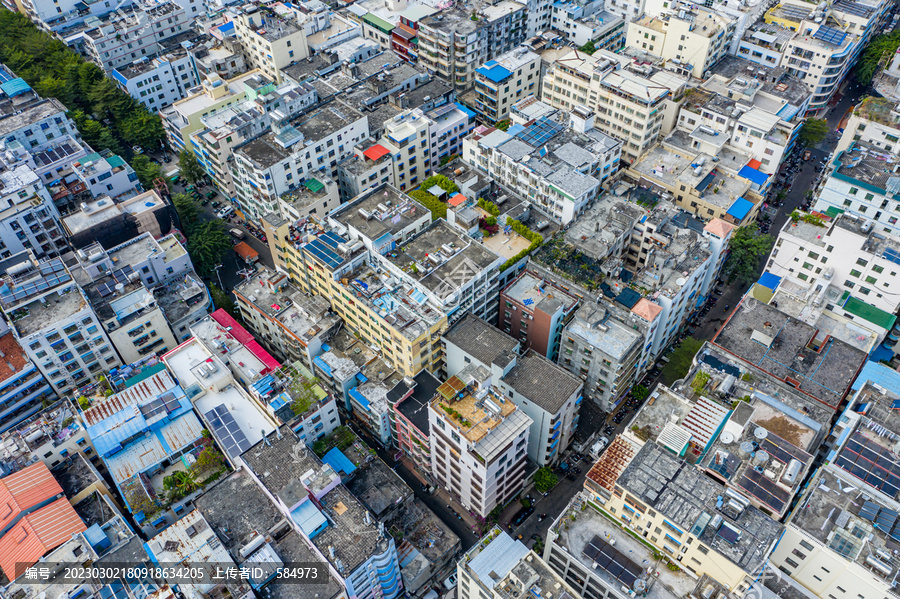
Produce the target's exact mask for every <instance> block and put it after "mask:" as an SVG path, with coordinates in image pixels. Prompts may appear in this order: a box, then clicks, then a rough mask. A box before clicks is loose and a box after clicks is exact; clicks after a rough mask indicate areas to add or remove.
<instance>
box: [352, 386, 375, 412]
mask: <svg viewBox="0 0 900 599" xmlns="http://www.w3.org/2000/svg"><path fill="white" fill-rule="evenodd" d="M350 397H352V398H353V399H355V400H356V401H358V402H359V405H361V406H362V407H364V408H365V409H367V410H368V409H369V405H370V403H369V400H368V399H366V398H365V396H364V395H363V394H362V393H360V392H359V390H358V389H357V388H356V387H353V388H352V389H350Z"/></svg>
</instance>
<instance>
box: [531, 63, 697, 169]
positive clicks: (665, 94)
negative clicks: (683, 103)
mask: <svg viewBox="0 0 900 599" xmlns="http://www.w3.org/2000/svg"><path fill="white" fill-rule="evenodd" d="M633 68H634V67H631V60H630V59H628V58H627V57H625V56H622V55H618V54H614V53H612V52H608V51H606V50H598V51H597V52H595V53H594V54H593V56H589V55H587V54H584V53H583V52H576V51H574V50H572V51H570V52H568V53H566V54H564V55H562V56H560V57H559V58H557V59H556V60H555V61H554V62H553V63H552V64H551V65H550V67H549V68H548V69H547V72H546V73H544V78H543V82H542V85H541V100H543V101H544V102H546V103H547V104H550V105H551V106H553V107H554V108H561V109H563V110H572V109H574V108H576V107H578V106H584V107H586V108H587V109H588V110H591V111H593V112H594V113H595V114H596V115H597V117H596V120H595V123H594V126H595V127H596V128H597V129H598V130H599V131H601V132H603V133H605V134H607V135H610V136H612V137H614V138H616V139H618V140H621V141H622V150H621V151H622V160H624V161H625V162H629V163H632V162H634V161H635V160H637V159H638V158H639V157H640V156H642V155H643V154H644V153H645V152H646V151H647V150H649V149H650V147H651V146H652V145H653V144H654V143H656V140H657V139H658V138H659V136H660V135H662V134H665V133H666V132H667V131H664V130H663V123H664V121H666V120H671V121H672V122H674V118H675V115H676V114H677V104H676V103H675V102H674V98H676V97H679V96H680V95H681V94H682V92H683V91H684V89H685V84H686V82H687V80H686V79H685V78H683V77H680V76H678V75H675V74H674V73H671V72H667V71H655V70H654V69H652V68H649V67H647V68H644V69H643V73H638V72H636V71H634V70H632V69H633Z"/></svg>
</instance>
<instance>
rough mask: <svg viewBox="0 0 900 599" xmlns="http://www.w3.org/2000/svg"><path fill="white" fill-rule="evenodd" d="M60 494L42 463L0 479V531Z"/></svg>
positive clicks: (54, 481) (57, 484)
mask: <svg viewBox="0 0 900 599" xmlns="http://www.w3.org/2000/svg"><path fill="white" fill-rule="evenodd" d="M62 492H63V490H62V487H60V486H59V483H58V482H56V479H55V478H53V475H52V474H50V469H49V468H47V465H46V464H44V463H43V462H36V463H34V464H32V465H31V466H28V467H27V468H23V469H22V470H19V471H18V472H16V473H14V474H10V475H9V476H7V477H4V478H0V530H2V529H4V528H6V527H7V526H9V524H10V523H12V522H13V521H14V520H15V519H16V518H17V517H18V516H19V514H21V513H22V512H24V511H25V510H27V509H29V508H32V507H34V506H36V505H38V504H40V503H43V502H45V501H47V500H48V499H52V498H54V497H56V496H57V495H61V494H62ZM10 580H12V579H10Z"/></svg>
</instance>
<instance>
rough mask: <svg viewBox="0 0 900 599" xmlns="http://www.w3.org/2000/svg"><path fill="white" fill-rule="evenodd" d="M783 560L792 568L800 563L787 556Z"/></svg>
mask: <svg viewBox="0 0 900 599" xmlns="http://www.w3.org/2000/svg"><path fill="white" fill-rule="evenodd" d="M784 562H785V563H786V564H787V565H789V566H791V567H792V568H796V567H797V566H799V565H800V564H798V563H797V562H795V561H794V560H792V559H791V558H789V557H786V558H784Z"/></svg>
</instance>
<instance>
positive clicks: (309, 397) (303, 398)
mask: <svg viewBox="0 0 900 599" xmlns="http://www.w3.org/2000/svg"><path fill="white" fill-rule="evenodd" d="M318 386H319V379H317V378H315V377H312V378H306V377H304V376H297V377H295V378H294V380H293V381H292V382H291V393H290V394H291V397H292V398H293V400H294V401H292V402H291V411H292V412H293V413H294V415H295V416H302V415H303V414H305V413H306V411H307V410H309V408H310V407H311V406H313V405H315V404H316V403H318V401H319V394H318V392H317V389H316V388H317V387H318Z"/></svg>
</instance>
